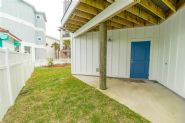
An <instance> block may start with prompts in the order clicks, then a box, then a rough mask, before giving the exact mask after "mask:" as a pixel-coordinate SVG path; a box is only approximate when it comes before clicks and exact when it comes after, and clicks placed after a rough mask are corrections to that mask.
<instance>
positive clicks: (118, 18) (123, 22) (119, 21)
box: [111, 16, 134, 27]
mask: <svg viewBox="0 0 185 123" xmlns="http://www.w3.org/2000/svg"><path fill="white" fill-rule="evenodd" d="M111 21H113V22H116V23H119V24H122V25H125V26H127V27H134V24H133V23H132V22H130V21H127V20H125V19H123V18H120V17H118V16H115V17H113V18H112V19H111Z"/></svg>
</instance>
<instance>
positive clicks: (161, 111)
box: [74, 75, 185, 123]
mask: <svg viewBox="0 0 185 123" xmlns="http://www.w3.org/2000/svg"><path fill="white" fill-rule="evenodd" d="M74 76H75V77H77V78H78V79H80V80H82V81H84V82H85V83H87V84H89V85H91V86H93V87H95V88H97V89H99V88H98V85H99V80H98V77H92V76H77V75H74ZM107 88H108V89H107V90H105V91H102V92H103V93H104V94H106V95H108V96H109V97H111V98H113V99H115V100H117V101H118V102H120V103H121V104H124V105H126V106H128V107H129V108H130V109H132V110H133V111H135V112H137V113H139V114H140V115H142V116H144V117H145V118H147V119H148V120H150V121H152V122H153V123H185V99H182V98H181V97H179V96H177V95H176V94H174V93H173V92H171V91H170V90H168V89H167V88H165V87H163V86H162V85H160V84H158V83H154V82H151V81H139V80H135V81H133V80H129V79H112V78H109V79H107Z"/></svg>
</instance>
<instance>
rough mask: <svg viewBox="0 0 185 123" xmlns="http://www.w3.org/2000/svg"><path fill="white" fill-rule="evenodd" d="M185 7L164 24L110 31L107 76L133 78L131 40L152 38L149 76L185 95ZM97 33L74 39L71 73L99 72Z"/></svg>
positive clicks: (95, 73)
mask: <svg viewBox="0 0 185 123" xmlns="http://www.w3.org/2000/svg"><path fill="white" fill-rule="evenodd" d="M184 20H185V9H182V10H180V11H179V12H177V13H176V14H175V15H173V16H172V17H170V18H169V19H168V20H166V21H165V22H164V23H162V24H160V25H157V26H151V27H144V28H134V29H120V30H114V31H108V38H109V37H110V38H112V39H113V41H112V42H108V44H107V45H108V47H107V48H108V50H107V75H108V76H111V77H120V78H129V77H130V51H131V41H148V40H150V41H151V54H150V68H149V79H151V80H157V81H159V82H160V83H161V84H163V85H165V86H166V87H168V88H170V89H172V90H173V91H175V92H176V93H178V94H179V95H181V96H183V97H185V64H184V63H185V57H184V53H185V35H184V34H185V28H182V27H185V24H184V22H183V21H184ZM97 68H99V41H98V32H90V33H86V34H84V35H81V36H79V37H77V38H74V39H73V41H72V73H73V74H83V75H98V72H97V71H96V69H97Z"/></svg>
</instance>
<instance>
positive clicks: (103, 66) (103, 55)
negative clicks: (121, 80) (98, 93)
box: [99, 22, 107, 90]
mask: <svg viewBox="0 0 185 123" xmlns="http://www.w3.org/2000/svg"><path fill="white" fill-rule="evenodd" d="M99 30H100V31H99V41H100V54H99V56H100V62H99V71H100V78H99V84H100V89H102V90H106V88H107V87H106V77H107V76H106V73H107V25H106V22H102V23H100V25H99Z"/></svg>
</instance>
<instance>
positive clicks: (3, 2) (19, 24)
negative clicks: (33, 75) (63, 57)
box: [0, 0, 47, 61]
mask: <svg viewBox="0 0 185 123" xmlns="http://www.w3.org/2000/svg"><path fill="white" fill-rule="evenodd" d="M15 8H16V9H15ZM46 21H47V20H46V16H45V14H44V13H42V12H38V11H36V9H35V8H34V7H33V6H32V5H30V4H28V3H26V2H25V1H23V0H0V27H2V28H5V29H7V30H9V31H10V32H11V33H13V34H14V35H16V36H17V37H19V38H21V39H22V42H21V47H20V52H27V53H30V54H32V57H33V60H34V61H35V60H37V59H45V58H46V49H45V45H46V37H45V31H46V29H45V22H46Z"/></svg>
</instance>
